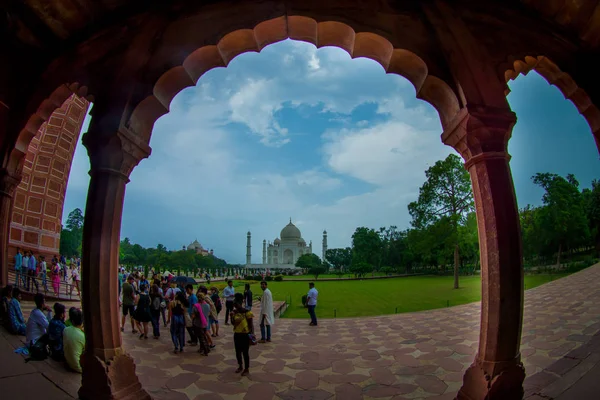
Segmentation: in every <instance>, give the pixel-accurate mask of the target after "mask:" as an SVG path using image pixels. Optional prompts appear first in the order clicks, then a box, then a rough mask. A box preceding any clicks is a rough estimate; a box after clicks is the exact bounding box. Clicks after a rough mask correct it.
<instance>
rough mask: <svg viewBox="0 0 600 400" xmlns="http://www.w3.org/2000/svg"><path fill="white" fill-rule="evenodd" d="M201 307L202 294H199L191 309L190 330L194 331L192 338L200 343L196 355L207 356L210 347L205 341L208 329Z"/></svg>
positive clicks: (202, 303) (202, 301) (202, 302)
mask: <svg viewBox="0 0 600 400" xmlns="http://www.w3.org/2000/svg"><path fill="white" fill-rule="evenodd" d="M203 305H204V294H202V293H200V297H198V298H197V301H196V303H195V304H194V305H193V306H192V307H191V308H192V329H193V330H194V336H195V337H196V340H197V342H198V343H200V347H199V348H198V353H200V354H202V355H204V356H207V355H208V353H210V347H209V346H208V341H207V340H206V329H207V327H208V320H207V318H206V315H205V314H204V312H203V310H202V306H203Z"/></svg>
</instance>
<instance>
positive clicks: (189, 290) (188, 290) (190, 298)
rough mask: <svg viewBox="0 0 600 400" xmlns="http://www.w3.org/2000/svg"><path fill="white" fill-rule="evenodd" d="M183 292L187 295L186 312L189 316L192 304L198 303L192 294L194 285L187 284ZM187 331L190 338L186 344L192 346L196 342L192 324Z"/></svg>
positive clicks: (191, 311)
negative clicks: (187, 304) (187, 305)
mask: <svg viewBox="0 0 600 400" xmlns="http://www.w3.org/2000/svg"><path fill="white" fill-rule="evenodd" d="M185 293H186V294H187V296H188V298H187V300H188V303H189V307H188V314H189V315H190V317H191V316H192V314H193V312H194V304H196V303H198V296H196V295H195V294H194V286H192V285H191V284H187V285H186V286H185ZM187 331H188V333H189V334H190V340H188V344H189V345H192V346H196V345H197V344H198V337H197V336H196V332H195V331H194V327H193V326H191V327H187Z"/></svg>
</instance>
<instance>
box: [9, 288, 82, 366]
mask: <svg viewBox="0 0 600 400" xmlns="http://www.w3.org/2000/svg"><path fill="white" fill-rule="evenodd" d="M34 303H35V308H34V309H33V310H32V311H31V313H30V314H29V318H28V319H27V321H25V317H24V316H23V311H22V309H21V289H20V288H18V287H16V286H15V287H13V286H12V285H7V286H5V287H4V288H2V291H1V293H0V321H1V323H2V325H3V326H4V328H5V329H6V330H8V331H9V332H10V333H12V334H14V335H20V336H25V343H26V345H25V349H26V350H27V351H28V352H29V353H30V354H31V355H32V356H36V357H39V356H38V355H36V354H35V353H34V350H36V349H41V351H46V350H49V352H48V354H45V355H44V356H49V357H51V358H53V359H54V360H56V361H60V362H65V365H66V366H67V367H68V368H69V369H71V370H73V371H75V372H79V373H81V363H80V359H81V355H82V354H83V351H84V348H85V334H84V332H83V313H82V312H81V309H79V308H77V307H71V308H70V309H69V312H68V317H69V318H68V319H66V317H67V313H66V307H65V306H64V305H63V304H61V303H54V306H53V307H52V308H50V307H49V306H48V305H46V298H45V296H44V294H42V293H36V294H35V296H34ZM65 319H66V320H65Z"/></svg>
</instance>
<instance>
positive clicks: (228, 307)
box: [223, 279, 243, 325]
mask: <svg viewBox="0 0 600 400" xmlns="http://www.w3.org/2000/svg"><path fill="white" fill-rule="evenodd" d="M223 297H225V325H229V317H230V314H231V311H233V300H234V298H235V288H234V287H233V280H232V279H230V280H229V281H227V286H226V287H225V289H223ZM242 298H243V296H242Z"/></svg>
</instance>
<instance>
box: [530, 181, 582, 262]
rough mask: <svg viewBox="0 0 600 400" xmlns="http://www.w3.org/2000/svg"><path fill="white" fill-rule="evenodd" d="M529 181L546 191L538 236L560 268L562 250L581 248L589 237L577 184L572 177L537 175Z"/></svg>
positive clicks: (543, 197)
mask: <svg viewBox="0 0 600 400" xmlns="http://www.w3.org/2000/svg"><path fill="white" fill-rule="evenodd" d="M531 179H532V180H533V183H535V184H536V185H539V186H541V187H542V188H543V189H544V190H545V191H546V193H544V195H543V196H542V202H543V203H544V207H542V208H541V209H540V211H539V213H540V215H539V219H540V224H541V226H542V229H541V234H542V235H543V239H544V240H545V242H546V244H547V245H549V246H553V247H554V248H555V249H557V253H556V265H557V266H560V257H561V253H562V252H563V251H564V250H567V249H571V248H575V247H578V246H581V245H582V244H584V243H585V242H586V241H587V239H588V238H589V233H590V232H589V226H588V220H587V218H586V213H585V208H584V202H583V196H582V194H581V192H580V191H579V182H578V181H577V179H575V176H574V175H572V174H568V175H567V177H566V178H563V177H562V176H559V175H556V174H550V173H537V174H535V175H534V176H532V177H531Z"/></svg>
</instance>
